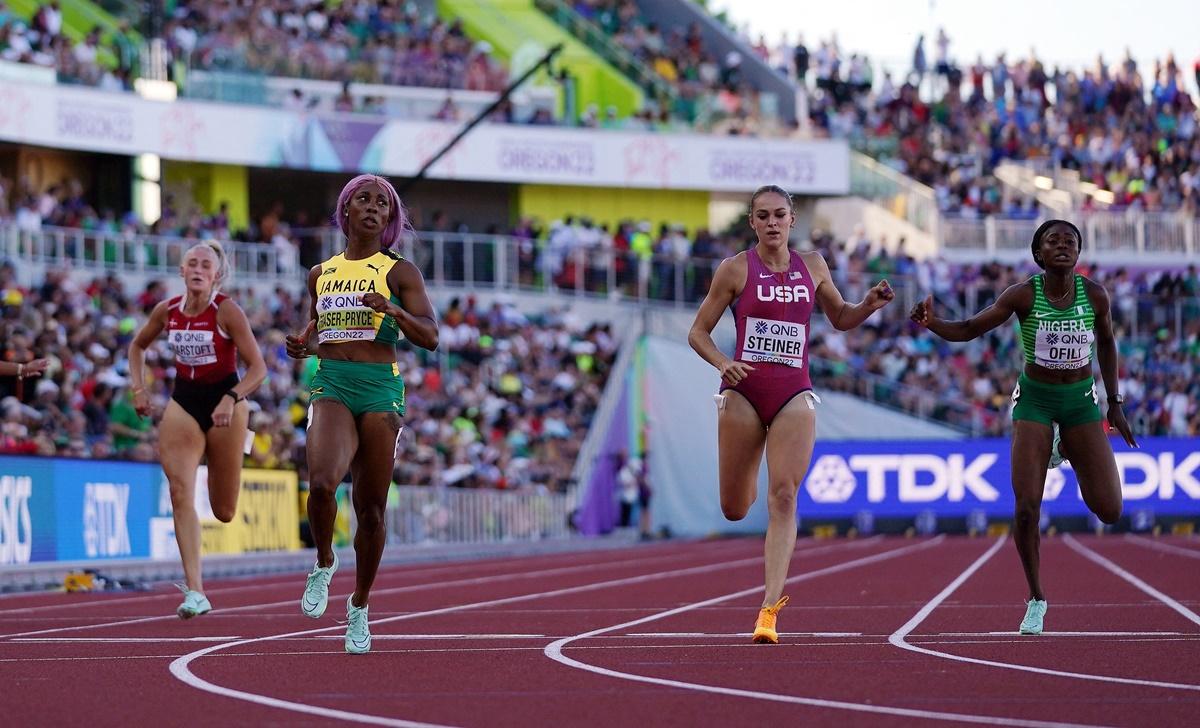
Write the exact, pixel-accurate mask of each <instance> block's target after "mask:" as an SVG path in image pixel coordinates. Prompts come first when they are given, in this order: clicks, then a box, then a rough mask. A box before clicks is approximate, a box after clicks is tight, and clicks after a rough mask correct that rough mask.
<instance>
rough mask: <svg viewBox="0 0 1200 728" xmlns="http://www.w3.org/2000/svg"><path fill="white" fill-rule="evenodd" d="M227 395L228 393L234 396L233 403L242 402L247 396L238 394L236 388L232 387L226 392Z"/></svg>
mask: <svg viewBox="0 0 1200 728" xmlns="http://www.w3.org/2000/svg"><path fill="white" fill-rule="evenodd" d="M225 395H228V396H230V397H233V403H234V404H237V403H238V402H241V401H242V400H243V399H245V397H243V396H242V395H240V394H238V393H237V392H235V391H234V390H232V389H231V390H229V391H227V392H226V393H225ZM225 395H222V396H225Z"/></svg>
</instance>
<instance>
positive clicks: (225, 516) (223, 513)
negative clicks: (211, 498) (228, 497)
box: [212, 505, 237, 523]
mask: <svg viewBox="0 0 1200 728" xmlns="http://www.w3.org/2000/svg"><path fill="white" fill-rule="evenodd" d="M212 511H213V515H214V516H216V519H217V520H218V521H220V522H221V523H229V522H230V521H232V520H233V517H234V516H235V515H236V514H237V506H216V505H214V506H213V509H212Z"/></svg>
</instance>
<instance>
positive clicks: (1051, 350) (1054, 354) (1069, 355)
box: [1033, 328, 1096, 369]
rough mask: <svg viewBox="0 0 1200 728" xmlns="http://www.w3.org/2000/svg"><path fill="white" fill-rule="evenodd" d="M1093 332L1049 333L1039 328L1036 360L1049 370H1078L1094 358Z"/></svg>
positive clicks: (1036, 342)
mask: <svg viewBox="0 0 1200 728" xmlns="http://www.w3.org/2000/svg"><path fill="white" fill-rule="evenodd" d="M1095 339H1096V336H1095V334H1094V333H1093V332H1091V331H1087V330H1084V331H1070V330H1067V331H1047V330H1046V329H1042V328H1039V329H1038V332H1037V336H1036V337H1035V339H1034V348H1033V353H1034V359H1035V361H1036V362H1037V363H1038V364H1039V365H1040V366H1043V367H1045V368H1047V369H1078V368H1079V367H1082V366H1084V365H1086V364H1087V363H1088V362H1089V361H1090V360H1091V357H1092V343H1093V342H1094V341H1095Z"/></svg>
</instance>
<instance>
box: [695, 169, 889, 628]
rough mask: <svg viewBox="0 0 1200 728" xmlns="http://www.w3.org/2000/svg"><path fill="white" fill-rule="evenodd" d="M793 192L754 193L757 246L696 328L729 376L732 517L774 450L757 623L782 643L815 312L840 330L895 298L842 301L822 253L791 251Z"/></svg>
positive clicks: (812, 423)
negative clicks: (779, 628) (727, 316)
mask: <svg viewBox="0 0 1200 728" xmlns="http://www.w3.org/2000/svg"><path fill="white" fill-rule="evenodd" d="M795 221H796V218H795V213H794V212H793V209H792V198H791V196H790V195H789V194H788V193H787V192H784V191H783V190H782V189H781V188H779V187H777V186H775V185H767V186H765V187H760V188H759V189H758V190H757V191H755V193H754V196H753V197H751V198H750V228H751V229H752V230H754V234H755V235H756V236H757V237H758V244H757V245H755V246H754V247H752V248H750V249H749V250H746V251H745V252H743V253H738V254H737V255H735V256H733V257H732V258H726V259H725V260H724V261H722V262H721V264H720V265H719V266H718V267H717V272H716V274H715V275H714V277H713V282H712V286H710V287H709V289H708V296H707V297H706V298H705V299H704V302H703V303H702V304H700V311H699V312H698V313H697V314H696V320H695V322H694V323H693V324H692V329H691V331H690V332H689V333H688V343H689V344H691V345H692V348H693V349H695V350H696V352H697V353H698V354H700V356H702V357H704V360H705V361H707V362H708V363H709V364H712V365H713V366H714V367H716V368H717V370H718V371H719V372H720V373H721V394H719V395H717V402H718V405H717V410H718V411H717V450H718V457H719V460H720V483H721V510H722V511H723V512H724V514H725V517H726V518H728V519H729V520H731V521H738V520H741V519H742V518H744V517H745V516H746V513H747V511H749V510H750V506H751V505H752V504H753V503H754V499H755V497H756V495H757V491H758V468H759V464H760V462H761V461H762V455H763V448H764V446H765V447H766V452H767V471H768V474H769V482H770V487H769V491H768V496H767V513H768V521H767V540H766V545H765V548H764V552H765V555H766V564H767V566H766V594H765V595H764V598H763V603H762V608H761V609H760V610H759V613H758V622H757V623H756V624H755V626H754V641H755V642H758V643H772V644H773V643H777V642H778V641H779V634H778V632H776V630H775V620H776V615H777V614H778V613H779V610H780V609H782V608H783V606H784V605H785V604H787V601H788V598H787V597H784V596H781V595H782V592H783V583H784V581H785V580H786V578H787V571H788V564H789V563H790V562H791V560H792V551H793V550H794V548H795V545H796V490H797V488H799V486H800V481H801V480H802V479H803V478H804V474H805V473H806V472H807V471H808V465H809V461H810V460H811V459H812V449H813V439H814V437H815V435H816V419H817V417H816V411H815V410H814V407H813V404H814V402H820V399H818V398H817V396H816V395H815V394H813V392H812V381H811V380H810V379H809V375H808V346H807V344H808V338H809V328H808V325H809V319H810V318H811V316H812V310H813V305H814V304H815V303H818V302H819V303H820V304H821V310H823V311H824V312H825V315H826V316H827V317H828V318H829V322H830V323H831V324H833V326H834V327H835V328H837V329H840V330H842V331H845V330H847V329H852V328H854V327H855V326H858V325H859V324H861V323H862V322H863V321H865V320H866V319H867V317H868V316H870V315H871V314H872V313H874V312H875V311H877V310H879V309H881V308H883V307H884V306H886V305H887V304H888V303H889V302H890V301H891V300H892V299H893V298H894V297H895V294H894V293H893V292H892V289H891V287H890V286H889V285H888V283H887V281H880V282H879V283H878V284H877V285H876V286H875V287H874V288H872V289H871V290H870V291H868V292H867V295H866V297H865V298H864V299H863V300H862V302H861V303H857V304H849V303H846V302H845V301H844V300H843V299H842V294H841V293H839V292H838V290H837V288H836V287H835V286H834V284H833V280H832V279H831V278H830V275H829V267H828V266H827V265H826V263H825V259H824V258H822V257H821V255H820V253H817V252H807V253H800V252H796V251H794V250H791V249H789V248H788V234H789V232H790V231H791V228H792V225H793V224H794V223H795ZM727 307H732V309H733V314H734V318H735V320H736V323H737V344H736V351H735V352H734V356H733V358H732V359H731V358H730V357H727V356H725V354H723V353H721V351H720V350H719V349H718V348H717V345H716V344H715V343H713V340H712V330H713V327H714V326H716V325H717V322H718V321H719V320H720V318H721V315H722V314H723V313H724V312H725V309H726V308H727Z"/></svg>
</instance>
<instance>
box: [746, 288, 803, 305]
mask: <svg viewBox="0 0 1200 728" xmlns="http://www.w3.org/2000/svg"><path fill="white" fill-rule="evenodd" d="M756 292H757V293H758V300H760V301H762V302H763V303H771V302H772V301H778V302H779V303H797V302H799V301H811V300H812V299H811V298H810V297H809V295H808V286H806V285H803V284H797V285H794V286H782V285H780V286H764V285H761V284H760V285H758V286H757V291H756Z"/></svg>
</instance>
